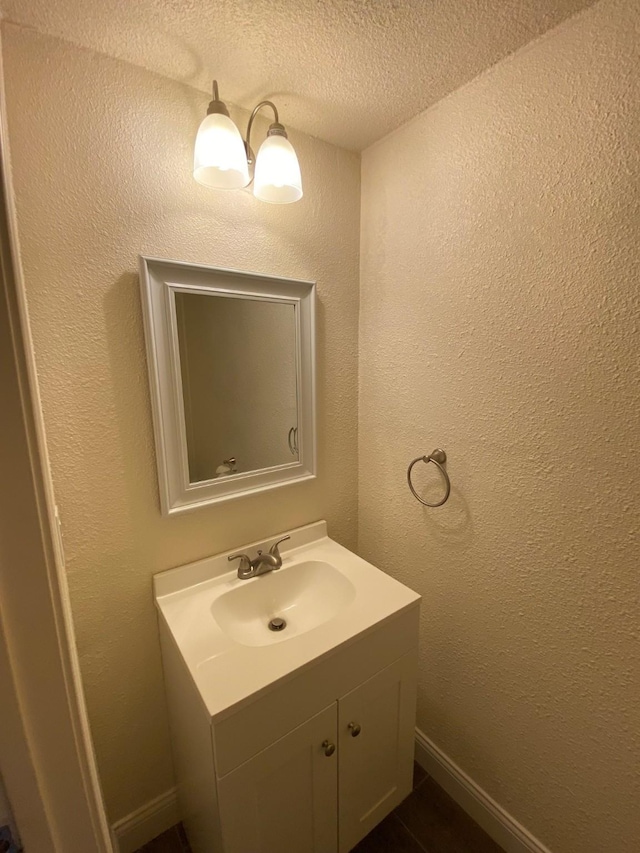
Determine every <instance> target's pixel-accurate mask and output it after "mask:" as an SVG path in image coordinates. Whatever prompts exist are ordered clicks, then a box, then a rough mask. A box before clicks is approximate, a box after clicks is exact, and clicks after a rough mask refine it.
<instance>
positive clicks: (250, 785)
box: [154, 522, 420, 853]
mask: <svg viewBox="0 0 640 853" xmlns="http://www.w3.org/2000/svg"><path fill="white" fill-rule="evenodd" d="M278 538H280V537H276V536H274V537H273V538H272V539H269V540H267V541H266V542H262V543H256V544H255V545H253V546H251V545H249V546H246V547H244V548H242V549H240V550H242V551H245V552H248V553H249V555H250V556H251V555H252V554H253V553H255V550H256V548H260V549H266V548H268V547H269V546H270V545H271V544H272V543H273V542H275V540H276V539H278ZM229 556H230V553H229V554H221V555H219V556H216V557H211V558H209V559H207V560H202V561H200V562H198V563H193V564H191V565H188V566H183V567H181V568H178V569H173V570H171V571H168V572H164V573H162V574H160V575H156V577H155V578H154V592H155V599H156V604H157V607H158V611H159V617H160V618H159V622H160V637H161V644H162V656H163V665H164V670H165V684H166V691H167V699H168V705H169V713H170V722H171V735H172V746H173V755H174V764H175V771H176V777H177V785H178V797H179V802H180V809H181V815H182V819H183V821H184V824H185V826H186V828H187V833H188V836H189V840H190V843H191V846H192V848H193V850H194V853H267V851H269V853H271V851H274V850H282V851H286V852H287V853H338V851H339V853H347V851H349V850H351V849H352V848H353V847H354V846H355V845H356V844H357V843H358V841H359V840H360V839H361V838H363V837H364V836H365V835H366V834H367V833H368V832H369V831H370V830H371V829H372V828H373V827H374V826H375V825H376V824H377V823H378V822H379V821H380V820H381V819H382V818H383V817H385V816H386V815H387V814H388V813H389V812H390V811H391V810H392V809H393V808H394V807H395V806H396V805H398V803H399V802H400V801H401V800H402V799H403V798H404V797H405V796H406V795H407V794H409V792H410V791H411V784H412V772H413V750H414V725H415V700H416V668H417V648H418V617H419V604H420V596H419V595H417V594H416V593H415V592H413V591H412V590H410V589H408V588H407V587H405V586H403V585H402V584H400V583H398V582H397V581H395V580H394V579H392V578H391V577H389V576H388V575H386V574H385V573H384V572H381V571H379V570H378V569H376V568H375V567H374V566H372V565H371V564H369V563H367V562H366V561H364V560H362V559H360V558H359V557H357V556H356V555H355V554H353V553H351V552H350V551H348V550H347V549H345V548H343V547H342V546H340V545H338V544H337V543H336V542H333V541H332V540H331V539H329V538H328V536H327V530H326V524H325V523H324V522H318V523H316V524H312V525H308V526H306V527H303V528H299V529H298V530H294V531H292V532H291V533H290V540H289V541H288V542H286V544H285V547H282V560H283V564H282V568H280V569H278V570H277V571H273V572H269V573H267V574H264V575H260V576H258V577H254V578H250V579H245V580H243V579H239V578H238V576H237V563H235V564H233V566H232V564H231V563H230V562H229V561H228V557H229ZM234 566H235V567H234ZM274 618H275V619H276V620H281V621H284V622H285V627H284V628H282V629H281V630H277V631H274V630H270V628H269V623H270V622H272V621H273V619H274ZM276 625H277V626H280V622H279V621H276Z"/></svg>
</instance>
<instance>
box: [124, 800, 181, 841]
mask: <svg viewBox="0 0 640 853" xmlns="http://www.w3.org/2000/svg"><path fill="white" fill-rule="evenodd" d="M179 821H180V812H179V809H178V792H177V791H176V789H175V788H170V789H169V790H168V791H165V792H164V794H160V796H159V797H156V798H155V800H150V801H149V802H148V803H145V805H144V806H141V807H140V808H139V809H136V810H135V811H134V812H131V814H129V815H127V816H126V817H123V818H122V819H121V820H118V821H116V822H115V823H114V824H113V826H112V827H111V833H112V837H113V846H114V850H115V851H116V853H135V851H136V850H138V849H139V848H140V847H142V846H143V844H147V843H148V842H149V841H151V840H152V839H153V838H156V837H157V836H158V835H161V834H162V833H163V832H166V830H167V829H171V827H172V826H175V825H176V823H178V822H179Z"/></svg>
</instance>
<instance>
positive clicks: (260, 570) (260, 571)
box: [227, 536, 291, 581]
mask: <svg viewBox="0 0 640 853" xmlns="http://www.w3.org/2000/svg"><path fill="white" fill-rule="evenodd" d="M287 539H291V537H290V536H283V537H282V539H278V541H277V542H274V544H273V545H272V546H271V548H269V553H268V554H263V553H262V551H258V556H257V557H256V558H255V560H252V559H251V557H248V556H247V555H246V554H232V555H231V556H230V557H227V560H229V561H231V560H240V565H239V566H238V577H239V578H240V580H241V581H245V580H248V579H249V578H255V577H257V576H258V575H264V574H266V573H267V572H272V571H273V570H274V569H279V568H280V566H281V565H282V555H281V554H280V548H279V547H278V546H279V545H280V543H281V542H286V541H287Z"/></svg>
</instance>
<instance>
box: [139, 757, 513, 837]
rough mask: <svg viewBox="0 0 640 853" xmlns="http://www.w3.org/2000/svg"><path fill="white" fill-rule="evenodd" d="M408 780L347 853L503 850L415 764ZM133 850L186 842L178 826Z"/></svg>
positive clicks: (180, 827)
mask: <svg viewBox="0 0 640 853" xmlns="http://www.w3.org/2000/svg"><path fill="white" fill-rule="evenodd" d="M413 784H414V788H413V793H412V794H410V795H409V796H408V797H407V799H406V800H405V801H404V802H402V803H400V805H399V806H398V808H397V809H395V810H394V811H393V812H391V814H390V815H389V816H388V817H387V818H385V819H384V820H383V821H382V823H380V824H378V826H376V828H375V829H374V830H372V831H371V832H370V833H369V835H367V837H366V838H363V839H362V841H361V842H360V844H358V846H357V847H355V848H354V849H353V851H352V853H503V850H502V847H498V845H497V844H496V843H495V841H493V840H492V839H491V838H489V836H488V835H487V833H486V832H485V831H484V830H483V829H481V828H480V827H479V826H478V824H477V823H475V821H473V820H471V818H470V817H469V815H468V814H467V813H466V812H464V811H463V810H462V809H461V808H460V806H459V805H458V804H457V803H456V802H455V801H454V800H452V799H451V797H450V796H449V795H448V794H447V793H446V792H445V791H443V790H442V788H441V787H440V786H439V785H438V784H436V782H434V780H433V779H432V778H431V777H430V776H428V775H427V774H426V773H425V772H424V770H422V768H421V767H419V766H418V765H417V764H416V765H415V775H414V780H413ZM136 853H189V844H188V842H187V839H186V836H185V834H184V831H183V829H182V826H181V825H178V826H174V827H172V828H171V829H169V830H167V832H164V833H163V834H162V835H159V836H158V838H154V840H153V841H150V842H149V843H148V844H145V845H144V847H141V848H140V850H138V851H136ZM247 853H250V851H247ZM285 853H295V851H285Z"/></svg>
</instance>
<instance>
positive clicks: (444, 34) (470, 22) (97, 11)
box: [1, 0, 594, 150]
mask: <svg viewBox="0 0 640 853" xmlns="http://www.w3.org/2000/svg"><path fill="white" fill-rule="evenodd" d="M593 2H594V0H219V2H212V0H135V2H132V0H55V2H52V0H29V1H28V2H25V0H1V8H2V12H3V16H4V17H5V18H6V19H8V20H10V21H13V22H15V23H19V24H23V25H26V26H30V27H34V28H35V29H37V30H39V31H41V32H45V33H48V34H50V35H55V36H59V37H61V38H64V39H66V40H68V41H71V42H74V43H76V44H79V45H82V46H84V47H88V48H91V49H93V50H97V51H100V52H101V53H106V54H108V55H110V56H114V57H118V58H120V59H124V60H127V61H129V62H132V63H134V64H136V65H141V66H144V67H145V68H148V69H150V70H152V71H157V72H159V73H160V74H163V75H165V76H168V77H172V78H174V79H177V80H182V81H184V82H185V83H189V84H190V85H192V86H195V87H196V88H199V89H203V90H207V91H208V90H209V89H210V85H211V79H212V78H213V77H214V76H215V77H216V78H217V79H218V81H219V84H220V92H221V97H222V98H223V99H224V100H227V101H230V102H231V103H233V104H238V105H240V106H243V107H245V108H249V109H250V108H251V107H252V106H253V105H254V104H255V103H256V102H257V101H258V100H259V99H261V98H264V97H271V98H273V99H274V100H275V101H276V104H277V106H278V107H279V108H280V112H281V120H282V121H283V122H284V123H285V124H290V125H291V126H293V127H296V128H298V129H299V130H303V131H305V132H306V133H309V134H311V135H313V136H317V137H320V138H321V139H325V140H327V141H329V142H332V143H334V144H336V145H340V146H343V147H345V148H351V149H355V150H361V149H363V148H366V147H367V146H368V145H370V144H371V143H372V142H374V141H375V140H376V139H379V138H380V137H382V136H384V135H385V134H387V133H389V131H391V130H393V129H394V128H396V127H397V126H398V125H400V124H402V123H403V122H404V121H406V120H407V119H409V118H411V117H412V116H414V115H416V114H417V113H419V112H421V111H422V110H424V109H425V108H426V107H428V106H429V105H430V104H433V103H435V102H436V101H437V100H439V99H440V98H442V97H443V96H444V95H446V94H448V93H449V92H451V91H453V90H454V89H456V88H458V87H459V86H460V85H462V84H463V83H465V82H467V81H468V80H470V79H472V78H473V77H475V76H476V75H477V74H478V73H480V72H481V71H483V70H484V69H486V68H489V67H490V66H491V65H493V64H495V63H496V62H497V61H498V60H500V59H501V58H502V57H504V56H506V55H507V54H509V53H512V52H513V51H514V50H516V49H517V48H519V47H521V46H522V45H524V44H526V43H527V42H529V41H531V40H532V39H534V38H535V37H537V36H539V35H541V34H542V33H543V32H545V31H546V30H548V29H550V28H551V27H553V26H555V25H556V24H558V23H560V21H562V20H564V19H565V18H567V17H569V16H570V15H572V14H574V13H575V12H577V11H579V10H580V9H583V8H584V7H586V6H589V5H592V3H593Z"/></svg>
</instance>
